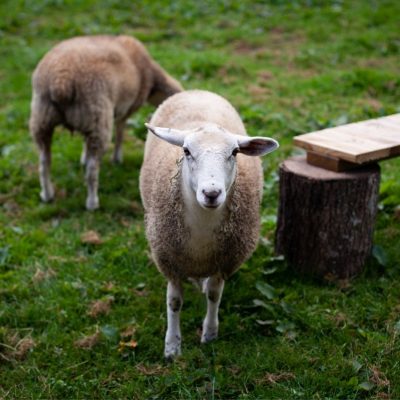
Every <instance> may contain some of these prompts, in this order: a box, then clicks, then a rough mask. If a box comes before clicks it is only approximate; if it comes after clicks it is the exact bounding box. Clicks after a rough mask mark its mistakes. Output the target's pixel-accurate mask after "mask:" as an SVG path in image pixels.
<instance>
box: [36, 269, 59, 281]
mask: <svg viewBox="0 0 400 400" xmlns="http://www.w3.org/2000/svg"><path fill="white" fill-rule="evenodd" d="M56 275H57V273H56V272H55V271H54V270H53V269H52V268H49V269H46V270H42V269H40V268H36V272H35V275H33V277H32V281H33V283H40V282H43V281H45V280H47V279H50V278H53V277H54V276H56Z"/></svg>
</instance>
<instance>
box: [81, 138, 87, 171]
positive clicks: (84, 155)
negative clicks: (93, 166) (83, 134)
mask: <svg viewBox="0 0 400 400" xmlns="http://www.w3.org/2000/svg"><path fill="white" fill-rule="evenodd" d="M86 162H87V143H86V138H84V142H83V146H82V153H81V159H80V163H81V165H82V167H84V166H86Z"/></svg>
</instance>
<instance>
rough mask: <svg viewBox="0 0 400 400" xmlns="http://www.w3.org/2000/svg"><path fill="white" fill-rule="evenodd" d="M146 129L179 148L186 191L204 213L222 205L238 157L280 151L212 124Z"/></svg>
mask: <svg viewBox="0 0 400 400" xmlns="http://www.w3.org/2000/svg"><path fill="white" fill-rule="evenodd" d="M146 126H147V128H148V129H149V130H150V131H151V132H152V133H153V134H154V135H156V136H157V137H159V138H160V139H162V140H165V141H167V142H168V143H171V144H173V145H175V146H180V147H182V149H183V153H184V159H183V167H182V168H183V172H182V176H183V180H184V185H185V188H186V189H187V188H190V190H191V192H192V193H193V194H194V195H195V197H196V200H197V202H198V204H199V205H200V206H201V207H202V208H205V209H216V208H219V207H220V206H221V205H222V204H224V202H225V200H226V196H227V193H229V190H230V188H231V186H232V184H233V182H234V181H235V177H236V168H237V163H236V155H237V154H238V153H242V154H244V155H246V156H263V155H265V154H267V153H270V152H271V151H273V150H275V149H277V148H278V147H279V144H278V142H277V141H275V140H273V139H270V138H267V137H249V136H241V135H235V134H233V133H231V132H228V131H227V130H225V129H224V128H222V127H220V126H218V125H215V124H208V125H205V126H201V127H199V128H197V129H193V130H185V131H182V130H178V129H170V128H161V127H152V126H150V125H148V124H146Z"/></svg>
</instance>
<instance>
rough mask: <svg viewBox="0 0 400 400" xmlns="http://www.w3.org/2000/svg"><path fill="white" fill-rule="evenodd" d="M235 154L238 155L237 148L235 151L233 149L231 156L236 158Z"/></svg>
mask: <svg viewBox="0 0 400 400" xmlns="http://www.w3.org/2000/svg"><path fill="white" fill-rule="evenodd" d="M237 153H239V147H236V149H233V151H232V156H233V157H236V155H237Z"/></svg>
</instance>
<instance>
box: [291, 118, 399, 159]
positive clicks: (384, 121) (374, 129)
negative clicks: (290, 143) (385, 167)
mask: <svg viewBox="0 0 400 400" xmlns="http://www.w3.org/2000/svg"><path fill="white" fill-rule="evenodd" d="M294 143H295V145H296V146H299V147H302V148H304V149H306V150H307V151H311V152H313V153H316V154H319V155H321V157H323V156H326V157H331V158H334V159H339V160H344V161H349V162H351V163H355V164H365V163H370V162H375V161H379V160H383V159H386V158H390V157H394V156H397V155H400V114H394V115H389V116H388V117H382V118H376V119H370V120H367V121H362V122H355V123H352V124H347V125H341V126H337V127H335V128H328V129H323V130H321V131H317V132H311V133H306V134H304V135H300V136H296V137H295V138H294Z"/></svg>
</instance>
